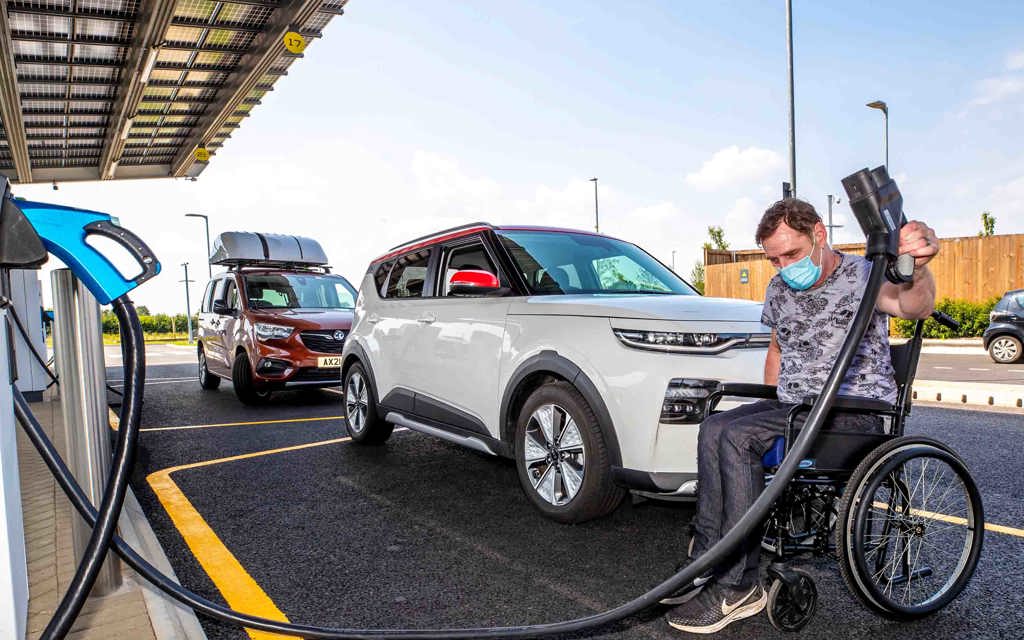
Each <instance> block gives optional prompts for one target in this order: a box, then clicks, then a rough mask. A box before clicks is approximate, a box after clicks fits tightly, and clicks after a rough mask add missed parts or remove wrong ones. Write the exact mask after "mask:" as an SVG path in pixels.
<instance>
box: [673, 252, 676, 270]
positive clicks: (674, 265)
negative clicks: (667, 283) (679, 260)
mask: <svg viewBox="0 0 1024 640" xmlns="http://www.w3.org/2000/svg"><path fill="white" fill-rule="evenodd" d="M672 270H673V271H675V270H676V250H675V249H673V250H672Z"/></svg>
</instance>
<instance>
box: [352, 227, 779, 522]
mask: <svg viewBox="0 0 1024 640" xmlns="http://www.w3.org/2000/svg"><path fill="white" fill-rule="evenodd" d="M760 318H761V305H760V304H757V303H754V302H748V301H741V300H725V299H716V298H704V297H702V296H700V295H699V294H697V293H696V292H695V291H694V290H693V289H692V288H691V287H690V286H689V285H688V284H686V283H685V282H684V281H683V280H682V279H680V278H679V277H678V276H677V275H676V274H675V273H673V272H672V271H671V270H670V269H668V268H667V267H665V266H664V265H663V264H661V263H660V262H658V261H657V260H656V259H654V258H653V257H652V256H651V255H650V254H648V253H646V252H645V251H643V250H642V249H640V248H639V247H637V246H636V245H633V244H630V243H628V242H623V241H622V240H616V239H614V238H609V237H607V236H602V235H597V234H593V233H588V232H585V231H572V230H566V229H551V228H538V227H508V226H505V227H495V226H492V225H489V224H484V223H479V224H473V225H468V226H464V227H459V228H456V229H449V230H447V231H443V232H440V233H437V234H435V235H432V236H428V237H425V238H418V239H416V240H413V241H411V242H408V243H406V244H404V245H401V246H399V247H396V248H395V249H393V250H392V251H390V252H389V253H387V254H386V255H383V256H381V257H380V258H377V259H376V260H374V261H373V262H372V263H370V268H369V269H368V270H367V272H366V276H365V277H364V278H363V282H362V285H361V286H360V290H359V297H358V299H357V300H356V307H355V321H354V324H353V325H352V331H351V334H350V336H349V338H348V340H346V342H345V348H344V351H343V354H342V378H343V382H344V403H345V422H346V427H347V429H348V432H349V434H350V435H351V436H352V439H353V440H355V441H356V442H359V443H364V444H380V443H383V442H384V441H385V440H387V439H388V438H389V437H390V435H391V431H392V429H393V428H394V425H400V426H403V427H407V428H409V429H413V430H416V431H420V432H423V433H428V434H430V435H433V436H437V437H440V438H444V439H446V440H450V441H453V442H456V443H459V444H462V445H465V446H467V447H470V448H472V449H476V450H479V451H483V452H486V453H489V454H493V455H500V456H506V457H512V458H514V459H515V462H516V466H517V467H518V470H519V479H520V482H521V483H522V486H523V489H524V491H525V492H526V495H527V496H528V497H529V499H530V500H531V501H532V502H533V503H534V504H535V505H536V506H537V507H538V508H539V509H540V510H541V511H542V512H543V513H544V514H545V515H547V516H549V517H551V518H554V519H556V520H560V521H563V522H581V521H584V520H587V519H590V518H594V517H597V516H601V515H603V514H605V513H608V512H609V511H611V510H612V509H614V508H615V507H616V506H617V505H618V504H619V502H620V501H621V499H622V497H623V496H624V495H625V490H626V489H633V490H639V491H642V492H646V493H654V494H667V495H676V496H687V495H688V496H693V495H695V494H696V484H697V483H696V477H697V474H696V472H697V428H698V423H699V422H700V418H701V416H702V414H703V410H704V407H703V399H704V398H705V397H706V396H707V395H708V393H709V391H710V390H711V389H712V388H713V387H714V386H715V385H716V383H717V382H718V381H720V380H728V381H735V382H761V381H762V375H763V370H764V358H765V353H766V349H767V345H768V341H769V336H770V334H769V330H768V328H767V327H765V326H764V325H762V324H761V322H760Z"/></svg>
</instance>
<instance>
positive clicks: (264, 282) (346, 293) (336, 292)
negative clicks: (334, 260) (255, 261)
mask: <svg viewBox="0 0 1024 640" xmlns="http://www.w3.org/2000/svg"><path fill="white" fill-rule="evenodd" d="M245 295H246V297H248V299H249V308H250V309H351V308H352V307H353V306H354V304H355V299H356V294H355V291H353V290H352V287H351V285H349V283H348V282H346V281H345V279H344V278H341V277H339V276H325V275H319V274H311V275H304V274H290V273H288V274H284V273H281V274H266V275H249V276H245Z"/></svg>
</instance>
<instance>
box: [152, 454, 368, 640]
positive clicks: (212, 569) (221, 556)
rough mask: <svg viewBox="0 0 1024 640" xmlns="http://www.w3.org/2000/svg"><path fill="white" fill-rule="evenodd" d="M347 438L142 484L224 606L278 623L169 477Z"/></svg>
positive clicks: (260, 635)
mask: <svg viewBox="0 0 1024 640" xmlns="http://www.w3.org/2000/svg"><path fill="white" fill-rule="evenodd" d="M350 439H351V438H348V437H345V438H335V439H332V440H323V441H320V442H310V443H307V444H300V445H294V446H290V447H281V448H279V449H269V450H267V451H256V452H254V453H243V454H240V455H235V456H229V457H227V458H217V459H215V460H204V461H202V462H193V463H190V464H182V465H178V466H175V467H168V468H166V469H162V470H160V471H157V472H154V473H151V474H150V475H149V476H147V477H146V481H147V482H148V483H149V486H150V487H151V488H152V489H153V492H154V493H155V494H156V496H157V498H159V500H160V504H162V505H163V507H164V509H165V510H166V511H167V514H168V515H169V516H170V517H171V520H172V521H173V522H174V526H175V527H176V528H177V529H178V531H179V532H180V533H181V536H182V538H184V539H185V543H186V544H187V545H188V547H189V549H191V550H192V554H193V555H194V556H195V557H196V560H198V561H199V564H200V565H201V566H202V567H203V570H204V571H206V574H207V575H208V576H210V579H211V580H212V581H213V584H214V586H216V587H217V590H218V591H220V593H221V595H223V596H224V599H225V600H226V601H227V603H228V606H230V607H231V608H232V609H236V610H238V611H243V612H245V613H248V614H250V615H254V616H260V617H263V618H270V619H271V620H280V621H281V622H288V617H287V616H285V615H284V613H283V612H282V611H281V610H280V609H278V608H277V605H276V604H274V601H273V600H271V599H270V596H268V595H267V593H266V592H265V591H264V590H263V589H262V588H261V587H260V585H259V584H257V582H256V581H255V580H254V579H253V578H252V576H251V575H249V572H248V571H246V570H245V567H243V566H242V564H241V563H240V562H239V561H238V559H237V558H236V557H235V556H234V554H233V553H231V551H230V550H228V548H227V547H226V546H225V545H224V543H223V542H221V540H220V538H218V537H217V534H216V533H214V531H213V529H212V528H211V527H210V525H209V524H207V522H206V520H205V519H204V518H203V516H202V515H200V513H199V512H198V511H197V510H196V508H195V507H194V506H192V503H191V502H190V501H189V499H188V498H187V497H186V496H185V494H184V493H183V492H182V491H181V489H180V488H179V487H178V485H177V484H176V483H175V482H174V480H173V479H172V478H171V474H172V473H175V472H177V471H183V470H185V469H195V468H198V467H206V466H210V465H215V464H222V463H225V462H235V461H237V460H247V459H250V458H258V457H260V456H268V455H273V454H275V453H284V452H286V451H298V450H300V449H309V448H312V447H322V446H325V445H329V444H337V443H339V442H347V441H348V440H350ZM245 632H246V633H248V634H249V637H250V638H252V639H253V640H269V639H271V638H289V637H291V636H284V635H281V634H276V633H268V632H266V631H257V630H255V629H248V628H247V629H246V630H245Z"/></svg>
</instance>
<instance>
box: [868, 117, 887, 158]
mask: <svg viewBox="0 0 1024 640" xmlns="http://www.w3.org/2000/svg"><path fill="white" fill-rule="evenodd" d="M867 106H869V107H871V108H872V109H878V110H879V111H881V112H882V117H883V119H884V120H885V136H884V140H885V168H886V170H888V169H889V107H888V105H886V104H885V101H884V100H875V101H874V102H869V103H868V104H867Z"/></svg>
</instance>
